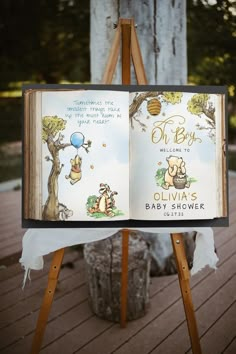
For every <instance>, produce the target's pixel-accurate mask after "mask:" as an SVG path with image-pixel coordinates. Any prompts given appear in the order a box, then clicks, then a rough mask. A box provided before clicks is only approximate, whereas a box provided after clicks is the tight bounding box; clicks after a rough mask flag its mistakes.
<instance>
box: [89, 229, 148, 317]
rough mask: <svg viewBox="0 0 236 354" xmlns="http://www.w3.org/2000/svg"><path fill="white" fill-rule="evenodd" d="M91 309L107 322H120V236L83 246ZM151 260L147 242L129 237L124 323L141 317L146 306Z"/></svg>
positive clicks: (133, 235) (137, 237)
mask: <svg viewBox="0 0 236 354" xmlns="http://www.w3.org/2000/svg"><path fill="white" fill-rule="evenodd" d="M84 258H85V264H86V271H87V277H88V299H89V305H90V307H91V310H92V311H93V312H94V313H95V314H96V315H97V316H98V317H101V318H104V319H107V320H109V321H113V322H119V321H120V303H121V302H120V292H121V260H122V233H121V232H118V233H116V234H115V235H113V236H112V237H110V238H107V239H105V240H102V241H97V242H92V243H88V244H86V245H85V246H84ZM150 263H151V257H150V253H149V249H148V246H147V243H146V242H145V241H144V240H143V239H142V237H141V236H139V235H137V234H136V233H135V232H130V236H129V262H128V293H127V317H126V318H127V320H134V319H137V318H139V317H141V316H144V315H145V314H146V312H147V309H148V305H149V282H150V276H149V273H150Z"/></svg>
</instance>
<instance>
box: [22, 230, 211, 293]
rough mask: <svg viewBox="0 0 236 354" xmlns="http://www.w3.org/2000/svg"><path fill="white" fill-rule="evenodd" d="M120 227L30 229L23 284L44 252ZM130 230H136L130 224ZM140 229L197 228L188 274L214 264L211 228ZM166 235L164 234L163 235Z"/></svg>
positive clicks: (96, 237)
mask: <svg viewBox="0 0 236 354" xmlns="http://www.w3.org/2000/svg"><path fill="white" fill-rule="evenodd" d="M119 230H121V229H120V228H107V229H66V228H65V229H62V228H61V229H29V230H27V231H26V233H25V235H24V237H23V249H22V256H21V258H20V263H21V264H22V266H23V267H24V269H25V276H24V282H23V286H24V285H25V282H26V279H27V276H28V277H29V274H30V270H31V269H34V270H40V269H42V268H43V256H45V255H46V254H48V253H51V252H54V251H56V250H58V249H60V248H65V247H68V246H73V245H78V244H81V243H88V242H94V241H98V240H102V239H105V238H107V237H110V236H112V235H113V234H114V233H116V232H117V231H119ZM130 230H137V229H135V228H132V229H130ZM138 230H140V231H143V232H151V233H158V234H166V233H168V234H170V233H181V232H190V231H196V232H197V237H196V248H195V252H194V259H193V268H192V271H191V274H192V275H193V274H195V273H197V272H198V271H199V270H201V269H202V268H204V267H205V266H206V265H209V266H210V267H212V268H216V263H217V262H218V257H217V255H216V253H215V245H214V237H213V231H212V229H211V228H194V229H193V228H139V229H138ZM163 237H166V235H163Z"/></svg>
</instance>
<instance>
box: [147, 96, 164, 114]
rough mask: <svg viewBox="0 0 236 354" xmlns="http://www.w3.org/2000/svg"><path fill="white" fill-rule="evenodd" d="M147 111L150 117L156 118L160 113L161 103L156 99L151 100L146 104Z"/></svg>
mask: <svg viewBox="0 0 236 354" xmlns="http://www.w3.org/2000/svg"><path fill="white" fill-rule="evenodd" d="M147 110H148V112H149V113H150V114H151V115H152V116H157V115H158V114H159V113H160V112H161V102H160V101H159V100H158V99H157V98H152V99H151V100H149V101H148V103H147Z"/></svg>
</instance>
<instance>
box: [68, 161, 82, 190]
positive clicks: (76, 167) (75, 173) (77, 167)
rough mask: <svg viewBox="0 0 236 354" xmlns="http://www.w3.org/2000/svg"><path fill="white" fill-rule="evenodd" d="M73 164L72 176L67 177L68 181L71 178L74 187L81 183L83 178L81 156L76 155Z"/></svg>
mask: <svg viewBox="0 0 236 354" xmlns="http://www.w3.org/2000/svg"><path fill="white" fill-rule="evenodd" d="M70 163H71V170H70V174H69V175H66V176H65V177H66V178H67V179H69V178H70V183H71V184H72V185H73V184H75V183H76V182H79V181H80V180H81V177H82V171H81V165H82V158H81V157H80V156H79V155H75V158H74V159H71V160H70Z"/></svg>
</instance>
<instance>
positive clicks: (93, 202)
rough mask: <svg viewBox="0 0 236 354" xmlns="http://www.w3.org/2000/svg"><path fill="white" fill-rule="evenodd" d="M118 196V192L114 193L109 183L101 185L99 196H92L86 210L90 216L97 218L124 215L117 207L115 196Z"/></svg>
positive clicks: (88, 200)
mask: <svg viewBox="0 0 236 354" xmlns="http://www.w3.org/2000/svg"><path fill="white" fill-rule="evenodd" d="M117 194H118V192H116V191H112V190H111V188H110V186H109V185H108V184H107V183H100V186H99V196H96V195H91V196H89V197H88V199H87V204H86V208H87V211H88V215H90V216H93V217H95V218H102V217H106V216H109V217H114V216H118V215H123V213H122V212H121V211H120V210H118V209H117V207H116V201H115V198H114V196H115V195H117Z"/></svg>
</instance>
